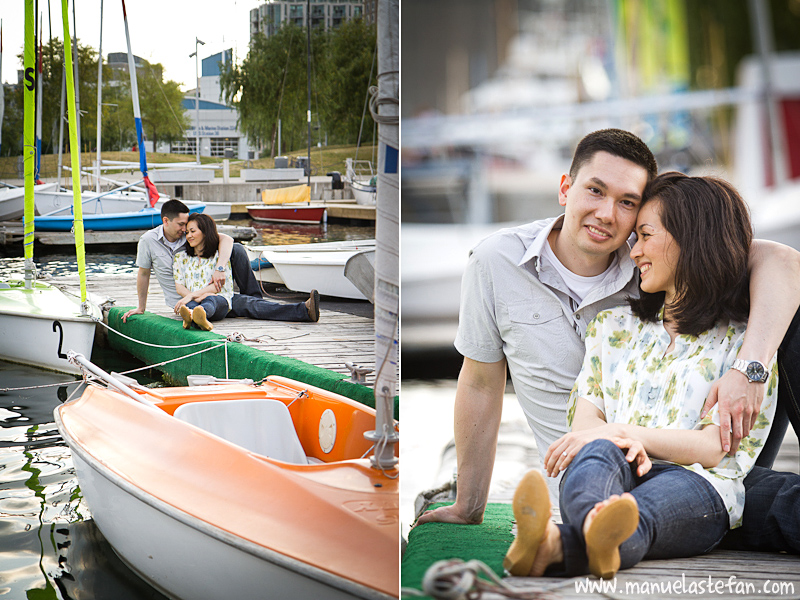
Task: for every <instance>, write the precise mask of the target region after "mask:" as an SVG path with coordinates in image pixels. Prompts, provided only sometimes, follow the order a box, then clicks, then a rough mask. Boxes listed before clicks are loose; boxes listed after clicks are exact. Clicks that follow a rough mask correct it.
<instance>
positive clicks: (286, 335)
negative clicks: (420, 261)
mask: <svg viewBox="0 0 800 600" xmlns="http://www.w3.org/2000/svg"><path fill="white" fill-rule="evenodd" d="M49 282H50V283H54V284H56V285H58V286H59V287H61V288H63V289H65V290H67V291H69V292H70V293H73V294H76V295H77V294H79V293H80V284H79V282H78V277H77V275H68V276H60V277H58V278H52V279H50V280H49ZM87 291H88V293H89V294H90V295H91V296H92V297H93V299H94V300H95V301H97V302H102V301H103V300H104V299H106V298H112V299H114V301H115V305H116V306H136V305H137V303H138V297H137V295H136V275H135V274H127V275H118V274H97V275H92V276H91V277H89V278H88V281H87ZM271 300H274V299H272V298H271ZM296 301H297V300H292V302H296ZM332 305H333V306H335V303H332V302H330V301H329V300H328V299H326V298H322V300H321V301H320V320H319V322H318V323H291V322H284V321H260V320H255V319H245V318H242V317H237V318H230V319H223V320H222V321H217V322H215V323H214V332H215V333H219V334H220V335H225V336H228V335H232V334H234V333H240V334H242V335H244V336H245V338H246V341H245V342H243V343H245V344H247V345H248V346H251V347H253V348H257V349H259V350H264V351H267V352H271V353H273V354H278V355H281V356H286V357H289V358H296V359H298V360H301V361H303V362H305V363H308V364H312V365H315V366H319V367H322V368H324V369H328V370H330V371H334V372H336V373H341V374H343V375H347V376H348V377H349V376H350V371H349V369H348V368H347V366H346V365H345V363H347V362H351V363H355V364H357V365H361V366H364V367H367V368H369V369H372V372H371V373H369V374H368V375H367V377H366V385H368V386H372V385H373V384H374V381H375V371H374V370H375V333H374V321H373V319H372V318H371V317H363V316H358V315H355V314H349V313H347V312H342V311H337V310H332V309H331V308H329V307H330V306H332ZM147 311H148V312H150V313H153V314H157V315H160V316H163V317H167V318H170V319H176V320H180V317H178V316H177V315H175V314H174V313H173V311H172V309H170V308H169V307H168V306H167V305H166V303H165V302H164V294H163V292H162V291H161V288H160V286H159V285H158V282H157V281H155V278H151V279H150V289H149V292H148V296H147ZM134 318H135V317H134Z"/></svg>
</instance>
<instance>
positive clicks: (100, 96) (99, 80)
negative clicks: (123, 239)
mask: <svg viewBox="0 0 800 600" xmlns="http://www.w3.org/2000/svg"><path fill="white" fill-rule="evenodd" d="M102 124H103V0H100V48H99V49H98V51H97V169H96V171H95V173H96V175H95V178H94V181H95V191H96V192H98V193H99V192H100V153H101V150H100V141H101V126H102Z"/></svg>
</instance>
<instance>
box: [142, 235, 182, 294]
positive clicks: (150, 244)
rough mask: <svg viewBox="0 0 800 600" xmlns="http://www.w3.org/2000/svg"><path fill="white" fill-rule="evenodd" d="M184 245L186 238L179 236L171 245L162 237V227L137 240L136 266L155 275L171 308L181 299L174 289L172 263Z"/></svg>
mask: <svg viewBox="0 0 800 600" xmlns="http://www.w3.org/2000/svg"><path fill="white" fill-rule="evenodd" d="M185 243H186V236H181V239H179V240H178V241H177V242H175V243H174V244H172V243H171V242H169V241H168V240H167V238H165V237H164V226H163V225H159V226H158V227H156V228H154V229H151V230H150V231H146V232H145V233H144V234H143V235H142V237H140V238H139V245H138V247H137V251H136V266H137V267H139V268H140V269H150V270H151V271H152V272H153V273H155V275H156V279H157V280H158V283H159V285H160V286H161V289H162V291H163V292H164V299H165V300H166V302H167V306H169V307H170V308H172V307H173V306H175V305H176V304H177V303H178V300H180V299H181V297H180V295H179V294H178V291H177V290H176V289H175V278H174V275H173V274H172V263H173V260H174V258H175V254H176V253H177V252H178V250H179V249H180V248H183V245H184V244H185Z"/></svg>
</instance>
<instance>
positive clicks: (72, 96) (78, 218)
mask: <svg viewBox="0 0 800 600" xmlns="http://www.w3.org/2000/svg"><path fill="white" fill-rule="evenodd" d="M67 2H68V0H61V17H62V20H63V22H64V40H68V39H69V11H68V6H67ZM74 18H75V16H74V12H73V19H74ZM75 47H76V48H77V44H76V46H75ZM72 64H73V59H72V49H71V48H70V45H69V44H68V43H65V44H64V72H65V73H66V74H67V113H68V115H69V150H70V152H69V153H70V158H71V159H72V198H73V202H72V206H73V208H72V210H73V216H74V219H73V222H74V225H73V229H74V231H75V252H76V254H77V258H78V276H79V277H80V282H81V310H82V311H85V312H87V313H88V302H87V301H86V246H85V245H84V238H83V204H82V203H81V169H80V156H81V148H80V143H79V142H78V119H77V115H78V107H77V99H76V91H77V90H76V86H75V82H74V80H73V78H72V69H71V68H70V67H71V66H72Z"/></svg>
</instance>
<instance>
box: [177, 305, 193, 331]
mask: <svg viewBox="0 0 800 600" xmlns="http://www.w3.org/2000/svg"><path fill="white" fill-rule="evenodd" d="M178 313H179V314H180V315H181V318H183V328H184V329H189V328H190V327H191V326H192V311H190V310H189V309H188V308H187V307H186V305H184V306H181V307H180V308H179V309H178Z"/></svg>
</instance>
